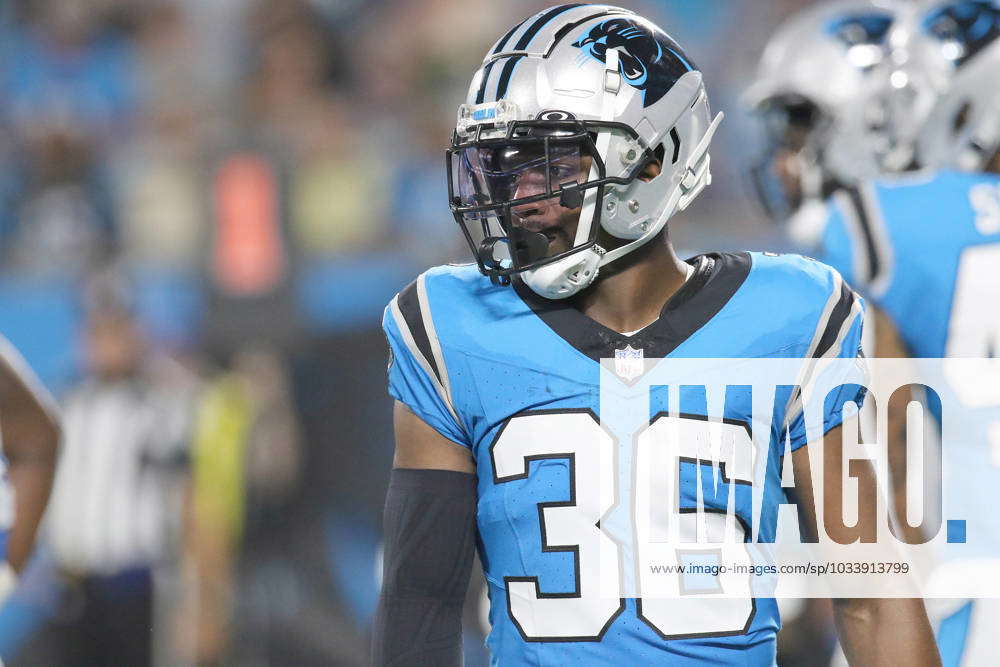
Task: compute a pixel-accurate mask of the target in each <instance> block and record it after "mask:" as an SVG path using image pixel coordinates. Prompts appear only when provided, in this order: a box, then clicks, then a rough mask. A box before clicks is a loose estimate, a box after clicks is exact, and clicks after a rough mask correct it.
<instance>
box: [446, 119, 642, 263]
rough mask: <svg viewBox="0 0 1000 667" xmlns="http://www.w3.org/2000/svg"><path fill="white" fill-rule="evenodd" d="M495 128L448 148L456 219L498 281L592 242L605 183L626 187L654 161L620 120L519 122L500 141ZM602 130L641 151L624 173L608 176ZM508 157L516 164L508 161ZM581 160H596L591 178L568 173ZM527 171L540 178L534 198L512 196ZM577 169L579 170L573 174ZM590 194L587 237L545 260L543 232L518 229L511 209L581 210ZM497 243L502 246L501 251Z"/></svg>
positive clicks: (471, 133) (481, 128)
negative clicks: (547, 205)
mask: <svg viewBox="0 0 1000 667" xmlns="http://www.w3.org/2000/svg"><path fill="white" fill-rule="evenodd" d="M496 130H497V127H496V125H495V124H489V123H486V124H482V125H478V126H471V127H469V128H468V131H467V132H466V133H464V134H463V135H461V136H460V135H459V134H458V133H457V132H456V133H455V135H454V137H453V140H452V146H451V148H449V149H448V150H447V151H446V159H447V175H448V197H449V203H450V207H451V210H452V214H453V215H454V216H455V220H456V221H457V222H458V223H459V226H460V227H461V228H462V231H463V233H464V235H465V237H466V240H467V241H468V243H469V245H470V247H471V248H472V250H473V254H474V255H475V257H476V260H477V262H478V263H479V268H480V270H481V271H482V272H483V273H484V274H486V275H488V276H490V277H491V278H493V279H494V280H496V279H498V278H502V279H506V278H507V277H509V276H510V275H512V274H514V273H519V272H521V271H525V270H529V269H534V268H537V267H540V266H543V265H545V264H548V263H550V262H554V261H557V260H559V259H562V258H563V257H566V256H568V255H570V254H573V253H575V252H579V251H581V250H584V249H586V248H589V247H592V246H593V245H595V243H596V240H597V230H598V227H599V223H600V215H601V211H602V209H603V207H602V202H603V198H604V192H605V186H607V185H628V184H629V183H631V182H632V181H633V180H634V179H635V178H636V177H637V176H638V175H639V174H640V173H641V172H642V170H643V169H644V168H645V167H646V165H647V164H649V163H650V162H653V161H655V159H656V158H655V157H654V154H653V151H652V150H651V149H649V148H648V147H647V146H645V144H644V142H642V140H641V139H640V138H639V137H638V135H637V134H636V132H635V131H634V130H633V129H632V128H631V127H629V126H628V125H625V124H623V123H615V122H602V121H578V120H559V121H548V120H547V121H514V122H510V123H508V124H507V127H506V131H505V132H504V133H503V135H502V136H497V132H496ZM601 131H611V132H615V133H616V134H621V135H623V136H624V137H626V138H627V140H629V141H630V143H634V144H635V146H637V147H638V149H639V150H637V151H636V152H637V155H635V156H631V155H630V156H629V157H630V158H633V159H631V160H630V163H631V167H630V168H629V170H628V172H627V173H626V174H625V175H623V176H608V173H607V166H606V165H605V163H604V160H603V159H602V157H601V156H600V154H599V153H598V151H597V148H596V145H595V137H596V136H597V133H599V132H601ZM505 156H507V157H509V156H514V157H516V158H518V159H515V160H509V159H506V157H505ZM573 156H575V159H576V162H575V163H574V162H573ZM582 156H586V157H590V158H591V161H592V163H591V165H590V167H589V170H588V171H587V173H580V172H579V168H578V169H575V170H574V169H567V166H571V165H573V164H576V165H577V166H578V167H579V165H581V164H582V163H581V162H580V158H581V157H582ZM472 160H479V161H480V164H479V165H471V164H470V161H472ZM529 171H530V172H533V173H534V174H536V176H535V179H536V181H538V182H536V183H535V184H534V187H533V188H531V194H530V195H528V196H522V197H519V198H514V197H513V195H514V194H517V188H516V187H513V185H512V184H513V183H516V177H517V176H518V175H520V174H524V173H526V172H529ZM572 171H577V173H576V174H572V175H570V172H572ZM594 176H596V178H592V177H594ZM494 177H496V178H494ZM567 177H568V178H567ZM502 179H508V180H506V181H503V180H502ZM593 189H596V190H597V193H596V202H595V204H594V209H593V220H592V221H591V224H590V234H589V238H588V239H587V240H586V241H585V242H584V243H582V244H579V245H575V246H574V247H572V248H570V249H569V250H567V251H565V252H562V253H559V254H556V255H553V256H546V252H547V250H548V240H547V239H546V238H545V236H544V235H543V234H540V233H537V232H530V231H527V230H524V229H520V228H518V227H517V226H516V225H515V224H513V221H512V209H514V208H517V207H525V206H526V205H530V204H534V203H538V202H551V201H554V200H558V202H559V204H560V205H561V206H563V207H564V208H567V209H576V208H580V207H581V206H582V205H583V203H584V199H585V197H586V193H587V191H588V190H593ZM475 222H478V223H479V226H480V227H481V229H478V230H473V229H470V223H475ZM474 237H477V238H474ZM500 246H503V247H504V248H505V249H503V248H501V250H500V251H499V252H498V247H500ZM501 282H505V280H502V281H501Z"/></svg>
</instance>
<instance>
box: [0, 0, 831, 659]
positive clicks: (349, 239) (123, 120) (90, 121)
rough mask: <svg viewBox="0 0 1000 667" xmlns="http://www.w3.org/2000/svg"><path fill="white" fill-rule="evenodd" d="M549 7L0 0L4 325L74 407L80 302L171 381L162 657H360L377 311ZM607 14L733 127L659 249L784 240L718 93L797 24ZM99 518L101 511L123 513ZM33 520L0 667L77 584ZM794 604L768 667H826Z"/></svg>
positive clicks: (435, 253)
mask: <svg viewBox="0 0 1000 667" xmlns="http://www.w3.org/2000/svg"><path fill="white" fill-rule="evenodd" d="M551 4H553V3H551V2H548V3H546V2H536V1H534V0H509V1H506V2H502V3H498V2H486V1H484V0H380V1H377V2H364V1H363V0H210V1H206V0H5V1H4V2H2V3H0V332H2V333H3V334H4V335H6V336H7V337H9V338H10V340H11V341H12V342H13V343H14V344H15V345H16V346H17V347H18V349H19V350H20V351H21V352H22V353H23V354H24V355H25V357H26V358H27V359H28V361H29V362H30V363H31V365H32V366H33V367H34V369H35V370H36V372H37V373H38V374H39V376H40V377H41V378H42V380H43V381H44V383H45V384H46V385H47V386H48V387H49V388H50V389H51V390H52V391H53V392H54V393H55V394H56V395H57V396H59V397H60V398H63V399H65V400H66V401H69V400H70V399H69V397H70V396H72V395H73V391H74V389H75V388H77V387H80V386H81V383H84V382H86V381H87V380H88V377H90V376H93V375H95V373H96V374H98V375H99V374H100V369H99V368H96V367H95V360H94V350H93V349H90V348H92V347H93V345H94V340H93V338H94V336H93V332H92V331H90V329H92V325H93V318H94V312H95V308H96V306H95V305H94V304H95V303H96V302H100V301H101V299H99V298H96V297H95V296H94V294H95V292H100V293H104V294H107V293H108V292H109V291H111V292H114V293H115V294H116V295H117V296H116V298H117V299H118V301H119V304H120V305H124V310H125V311H127V312H128V313H129V315H130V316H134V317H135V318H136V320H137V322H138V324H139V328H138V331H139V334H138V335H139V336H140V337H141V344H140V345H139V347H140V348H141V349H142V350H144V352H143V359H144V360H143V362H142V363H143V364H147V363H152V362H150V361H149V360H150V359H154V358H155V359H159V360H163V359H169V360H171V361H170V363H171V364H174V365H175V366H176V368H175V371H176V370H177V369H183V374H185V375H186V378H185V379H184V380H183V381H180V382H179V384H170V383H171V382H177V381H176V380H160V379H157V380H151V382H155V383H162V382H166V384H165V385H163V384H159V385H157V386H160V387H161V388H163V387H165V388H166V389H167V393H168V394H169V393H170V392H174V393H175V394H176V393H178V392H179V393H181V394H183V396H184V397H186V398H189V399H190V407H189V415H188V421H187V427H186V430H185V431H184V432H185V434H186V435H185V436H184V438H183V442H182V443H181V446H180V448H179V449H180V451H181V454H182V455H181V456H180V457H179V458H178V465H176V466H175V467H174V468H171V469H172V470H173V471H174V474H173V475H172V476H171V477H170V482H169V484H166V485H164V483H163V481H162V478H161V479H160V481H159V482H157V483H158V484H160V485H161V487H163V488H161V489H160V490H161V491H163V490H164V489H166V491H164V493H162V494H160V495H159V496H157V497H158V498H162V503H163V507H162V510H163V511H162V512H161V514H162V515H163V516H162V517H161V518H162V520H158V521H157V522H156V523H155V525H154V526H152V527H148V528H149V529H151V530H155V531H157V532H158V533H161V534H159V537H158V539H157V540H154V543H155V544H157V545H159V546H158V547H157V549H155V550H154V551H155V553H151V554H146V557H147V560H148V563H145V564H147V565H150V566H151V567H152V568H153V572H154V576H153V580H154V581H155V585H154V591H155V593H154V596H155V598H154V599H155V605H154V609H155V613H154V614H153V619H154V621H153V625H154V627H155V640H154V641H155V646H156V661H157V663H158V664H240V665H285V664H297V665H312V664H317V665H318V664H323V665H331V664H337V665H360V664H365V661H366V654H367V641H368V637H367V635H368V629H369V623H370V620H371V617H372V614H373V612H374V607H375V596H376V587H377V581H376V569H377V550H378V534H379V521H380V513H381V505H382V497H383V493H384V486H385V483H386V480H387V476H388V469H389V466H390V462H391V453H392V442H391V423H390V419H389V415H390V400H389V398H388V396H387V395H386V393H385V373H384V369H385V362H386V358H385V357H386V354H385V347H384V341H383V338H382V335H381V333H380V324H379V323H380V319H381V315H382V309H383V307H384V305H385V303H386V302H387V301H388V300H389V299H390V298H391V296H392V295H393V293H394V292H395V291H397V290H398V289H400V288H401V287H403V286H404V285H405V284H407V283H408V282H409V281H410V280H412V279H413V277H415V276H416V274H417V273H418V272H419V271H421V270H422V269H423V268H425V267H427V266H429V265H431V264H434V263H440V262H445V261H465V257H466V250H465V247H464V244H463V242H462V241H461V238H460V236H459V234H458V233H457V230H456V229H455V224H454V222H453V219H452V217H451V215H450V213H449V211H448V208H447V202H446V186H445V180H444V171H443V165H444V160H443V149H444V147H445V145H446V143H447V142H448V140H449V138H450V132H451V128H452V124H453V122H454V117H455V110H456V108H457V105H458V104H459V103H460V101H461V100H462V98H463V97H464V94H465V90H466V87H467V85H468V79H469V77H470V76H471V75H472V73H473V72H474V71H475V69H476V66H477V63H478V62H479V60H480V59H481V57H482V55H483V53H485V50H486V48H487V46H488V45H489V44H490V43H492V41H493V40H494V39H495V38H496V36H498V35H499V34H501V33H502V32H503V31H504V30H506V28H507V27H508V26H509V25H511V24H513V23H514V22H516V21H517V20H520V19H521V18H523V17H524V16H527V15H529V14H531V13H533V12H535V11H537V10H539V9H540V8H542V7H544V6H546V5H551ZM625 4H627V5H628V6H630V7H632V8H633V9H636V10H637V11H640V12H641V13H643V14H645V15H647V16H649V17H650V18H652V19H653V20H655V21H656V22H658V23H659V24H660V25H662V26H663V27H665V28H666V29H667V30H668V32H670V33H672V34H673V36H674V37H675V38H677V39H678V40H679V41H680V42H681V43H682V44H684V45H685V48H686V49H687V51H688V53H690V54H691V55H692V56H693V57H694V58H695V60H696V62H698V63H699V65H700V66H701V68H702V69H703V70H704V71H705V73H706V80H707V84H708V87H709V93H710V97H711V99H712V102H713V106H714V108H716V109H721V110H723V111H725V112H726V114H727V119H726V121H725V123H724V124H723V126H722V129H721V130H720V133H719V135H717V138H716V140H715V143H714V148H713V151H712V154H713V157H714V158H715V160H714V164H713V171H714V174H715V183H714V184H713V186H712V187H711V188H710V189H709V190H708V191H707V193H706V195H703V196H702V198H701V199H700V201H699V202H698V204H697V205H696V206H695V207H694V208H693V210H691V211H690V212H689V213H687V214H685V215H684V216H682V217H681V218H680V219H678V220H677V221H676V222H675V223H674V224H673V225H672V228H671V231H672V235H673V237H674V239H675V242H676V244H677V245H678V247H679V249H681V250H682V254H683V253H684V252H687V253H689V254H694V253H695V252H701V251H704V250H708V249H734V248H751V249H772V250H775V249H782V248H785V247H787V245H788V242H787V241H786V240H785V239H783V238H782V237H781V236H780V232H779V230H778V229H777V228H774V227H772V226H771V225H769V224H768V223H766V222H765V221H764V220H763V219H762V216H761V214H760V213H759V212H758V210H757V208H756V207H755V205H754V203H753V200H752V198H751V192H750V190H749V188H748V187H747V185H746V180H745V177H744V176H743V174H744V173H745V169H746V167H747V166H748V165H749V163H750V161H751V160H752V158H753V149H754V141H753V138H754V136H755V133H754V128H753V127H752V126H751V124H750V122H749V119H748V118H747V116H746V115H745V113H744V112H743V111H742V110H741V108H740V106H739V97H740V94H741V92H742V91H743V89H744V88H745V86H746V85H747V84H748V83H749V81H750V79H751V77H752V74H753V71H754V68H755V64H756V59H757V57H758V56H759V54H760V51H761V49H762V46H763V44H764V41H765V40H766V38H767V36H768V34H769V33H770V31H771V30H772V29H773V28H774V27H775V26H776V25H777V23H778V22H780V21H781V20H782V19H783V18H784V17H786V16H788V15H789V14H790V13H791V12H793V11H795V10H797V9H800V8H801V7H803V6H805V5H808V4H810V2H808V1H807V0H769V1H768V2H760V1H759V0H699V1H698V2H692V1H690V0H660V1H658V2H652V1H642V2H639V1H634V2H628V3H625ZM109 284H110V285H113V286H114V287H113V288H109V287H108V285H109ZM88 322H89V323H90V324H88ZM88 327H90V328H88ZM112 328H113V327H112ZM88 331H90V333H89V334H87V335H85V333H86V332H88ZM124 338H125V339H127V336H126V337H124ZM123 340H124V339H122V338H121V337H119V338H115V336H114V335H113V334H112V335H111V336H110V342H109V341H108V340H105V343H106V344H107V345H110V346H112V348H114V346H116V345H127V344H128V343H127V341H126V342H122V341H123ZM132 342H133V343H134V342H135V341H132ZM174 374H175V375H176V374H177V373H174ZM90 379H93V378H92V377H91V378H90ZM82 386H83V387H84V388H85V387H86V386H87V385H85V384H84V385H82ZM86 414H87V413H86V412H84V415H85V417H86ZM88 437H89V438H91V439H94V438H98V439H99V438H100V437H104V438H112V439H113V438H116V437H119V436H117V435H114V434H113V432H112V434H110V435H105V436H95V435H93V434H91V435H90V436H88ZM122 456H127V454H123V455H122ZM66 458H68V457H65V456H64V460H63V461H62V464H63V465H64V467H65V466H66V465H72V464H67V463H66ZM87 469H88V468H86V467H85V466H77V467H76V468H74V469H72V470H69V471H64V470H60V472H59V474H60V475H61V476H73V475H76V476H77V477H79V476H81V475H85V474H86V473H85V472H84V471H85V470H87ZM137 479H138V480H140V483H144V482H142V480H147V478H145V477H142V476H139V477H137ZM147 481H148V480H147ZM86 482H87V480H83V481H82V482H80V483H82V484H84V485H86ZM60 483H61V484H62V482H60ZM150 483H152V482H150ZM63 486H66V485H65V484H63ZM91 486H92V488H89V490H84V491H79V493H88V494H100V493H102V489H103V488H105V487H104V486H102V485H96V486H94V485H91ZM112 486H113V485H110V486H108V487H107V488H111V487H112ZM168 487H169V488H168ZM80 488H83V487H80ZM58 493H59V489H57V495H58ZM63 493H64V494H65V493H71V492H67V491H63ZM109 493H110V491H109ZM122 498H128V496H122V497H117V498H110V499H108V500H107V502H108V503H109V505H108V506H109V507H113V508H118V509H117V510H115V511H121V512H129V511H131V509H132V507H131V504H130V502H129V501H128V500H123V499H122ZM70 505H72V500H71V501H70ZM123 505H124V506H123ZM50 519H51V517H50ZM102 520H103V519H101V518H97V519H94V518H91V519H90V520H89V523H88V522H87V521H83V520H81V522H78V523H79V526H82V528H81V529H82V530H92V531H94V532H100V527H101V525H102ZM108 520H109V521H111V519H108ZM143 520H145V519H143ZM53 523H55V522H54V521H49V526H48V527H47V528H48V529H47V532H46V536H45V537H44V538H43V539H42V542H43V545H42V547H41V549H40V552H41V553H40V554H39V556H38V557H37V558H36V560H35V562H34V563H33V565H32V568H31V570H30V571H29V573H28V575H26V576H25V577H24V578H23V582H22V589H21V590H20V591H19V592H18V593H17V595H15V596H14V598H13V599H12V600H11V601H10V602H8V604H7V606H6V608H4V609H3V610H0V654H3V655H5V656H17V657H16V658H15V659H13V660H11V661H10V664H56V663H54V662H50V661H52V660H56V659H55V658H51V657H49V658H45V657H44V656H45V655H46V653H45V652H46V650H49V649H51V643H52V642H53V641H65V635H63V636H62V639H52V638H51V636H50V635H47V634H46V628H49V629H51V626H52V625H53V624H58V623H59V622H62V621H65V620H66V619H65V615H66V613H67V612H66V605H65V604H64V602H65V600H64V595H65V592H64V591H63V592H60V591H61V589H60V586H61V585H62V583H64V580H65V579H66V578H67V577H71V576H72V575H73V574H74V571H75V569H76V568H77V566H79V569H80V570H81V571H86V569H87V567H89V566H87V565H86V564H85V563H83V561H82V560H81V561H80V563H76V564H75V563H74V561H73V556H72V549H70V550H69V551H70V555H69V556H66V555H65V554H64V553H61V552H60V548H59V545H58V544H56V543H58V541H59V537H58V529H57V528H55V527H54V526H53V525H52V524H53ZM92 525H93V526H94V527H93V528H91V526H92ZM89 539H92V540H97V541H99V540H101V539H108V538H106V537H102V536H101V535H96V536H92V537H91V538H89ZM62 551H63V552H65V551H66V549H63V550H62ZM53 554H54V555H53ZM84 560H85V559H84ZM126 560H127V559H126ZM140 560H141V559H140ZM125 566H131V564H129V563H125V565H122V567H125ZM113 569H114V567H113V565H108V566H107V567H106V568H103V569H101V573H102V575H110V574H114V572H113V571H109V570H113ZM61 596H63V597H61ZM470 597H472V598H474V597H475V591H473V592H472V593H471V594H470ZM60 600H62V601H60ZM808 606H809V607H815V608H816V609H814V610H813V612H814V613H810V614H806V615H804V616H803V617H801V618H800V620H799V621H798V623H795V622H793V623H791V624H790V627H789V629H788V630H787V631H786V632H785V633H784V636H783V638H782V641H783V644H782V646H783V648H782V650H783V653H784V657H785V661H784V663H783V664H789V665H795V664H801V665H806V664H824V662H825V661H826V660H827V657H828V654H829V651H830V648H831V642H832V639H831V630H830V627H829V623H828V621H826V620H825V612H824V611H823V605H822V604H819V603H816V604H812V603H810V605H808ZM475 623H476V619H475V613H471V614H470V627H473V626H474V625H475ZM468 635H469V640H468V644H469V648H468V660H467V664H470V665H479V664H483V660H484V654H483V651H482V648H481V641H480V637H478V636H476V635H475V631H470V632H469V633H468ZM46 638H48V639H46ZM56 662H58V661H57V660H56Z"/></svg>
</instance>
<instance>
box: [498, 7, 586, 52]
mask: <svg viewBox="0 0 1000 667" xmlns="http://www.w3.org/2000/svg"><path fill="white" fill-rule="evenodd" d="M583 4H584V3H582V2H578V3H576V4H573V5H559V6H558V7H553V8H552V9H550V10H549V11H547V12H545V13H544V14H542V15H541V16H539V17H538V19H537V20H536V21H535V22H534V23H532V24H531V26H529V27H528V29H527V30H525V31H524V34H523V35H521V39H519V40H517V44H515V45H514V50H515V51H523V50H524V49H526V48H528V44H531V40H532V39H534V37H535V35H537V34H538V32H539V31H540V30H541V29H542V28H544V27H545V24H546V23H548V22H549V21H551V20H552V19H554V18H555V17H557V16H559V15H560V14H562V13H563V12H568V11H569V10H571V9H576V8H577V7H581V6H582V5H583Z"/></svg>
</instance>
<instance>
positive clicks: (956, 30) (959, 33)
mask: <svg viewBox="0 0 1000 667" xmlns="http://www.w3.org/2000/svg"><path fill="white" fill-rule="evenodd" d="M898 32H899V38H898V39H897V38H895V36H894V37H893V39H892V41H893V43H894V49H895V50H896V53H895V55H894V57H893V58H892V62H893V63H898V64H899V65H898V66H895V67H893V68H892V71H891V72H890V74H889V76H888V77H887V79H889V80H892V79H895V80H896V81H898V82H906V83H907V85H905V86H900V87H898V88H896V87H892V86H889V87H888V93H887V95H888V96H889V99H890V101H891V100H892V99H893V98H899V97H902V98H904V101H903V102H897V103H895V104H889V105H887V108H888V111H889V113H888V114H887V115H886V117H887V118H890V119H892V121H893V122H895V119H897V118H899V117H900V114H899V113H897V114H895V115H894V114H892V113H891V112H892V110H893V108H895V109H896V110H897V111H898V110H905V109H906V101H905V100H913V99H926V98H928V97H933V98H934V99H935V103H934V105H933V107H932V108H931V110H930V112H929V114H927V115H926V116H925V117H924V118H923V119H922V120H921V122H920V127H919V132H918V133H917V134H915V135H914V137H913V139H914V140H913V142H912V153H913V155H914V158H915V162H916V164H917V165H919V166H921V167H923V168H924V170H923V171H919V172H915V173H914V174H912V175H908V176H905V177H902V178H895V179H893V180H882V181H876V182H874V183H871V184H866V185H861V186H859V187H856V188H850V189H847V190H844V191H842V192H840V193H838V194H837V195H835V196H834V198H833V200H832V202H831V207H830V215H829V217H828V220H827V223H826V225H825V228H824V231H823V234H822V239H821V246H820V251H819V255H818V256H819V257H821V258H822V259H823V260H824V261H826V262H828V263H830V264H831V265H833V266H835V267H837V268H838V269H840V271H841V273H843V275H844V277H845V279H847V280H849V281H850V283H851V284H853V285H856V286H857V287H858V288H859V289H861V290H862V291H864V292H865V294H866V296H867V297H868V298H869V299H870V301H871V303H872V304H874V306H875V308H874V310H875V312H876V317H877V319H876V326H875V338H876V339H875V348H876V353H877V355H878V356H880V357H926V358H940V357H969V358H978V359H983V358H993V357H996V356H997V351H998V349H1000V309H998V307H997V304H1000V94H998V92H997V91H998V84H1000V79H998V74H997V73H998V72H1000V69H998V68H1000V40H998V37H1000V3H998V2H995V1H993V0H935V1H933V2H924V3H922V4H920V5H918V8H917V11H915V12H914V13H913V14H912V15H910V16H909V17H908V18H907V21H906V22H904V23H902V24H901V25H900V26H899V28H898ZM904 115H907V116H910V115H912V114H904ZM900 122H902V123H911V124H912V123H913V118H912V117H905V118H903V119H902V120H901V121H900ZM987 371H988V366H984V368H983V374H982V375H981V376H979V377H977V378H976V381H977V382H978V383H980V384H984V385H985V384H986V383H990V382H993V383H995V382H997V379H996V377H995V376H990V375H988V374H987ZM979 407H980V408H982V409H993V410H995V409H996V407H997V406H989V405H980V406H979ZM892 418H893V415H892V414H890V419H891V420H892ZM895 421H896V422H897V423H899V426H898V427H897V428H903V426H902V424H904V423H905V422H904V421H903V419H902V418H901V417H897V418H896V420H895ZM890 428H892V425H891V424H890ZM997 433H1000V431H998V430H992V431H991V430H987V432H985V433H984V432H978V431H977V432H972V433H970V434H968V436H967V437H964V438H962V439H953V440H951V441H949V442H946V443H944V445H945V447H944V449H943V450H942V456H943V457H948V459H950V465H946V466H945V477H944V480H943V485H944V488H945V489H946V490H947V497H946V503H947V504H948V507H950V508H954V509H952V510H951V511H953V512H965V513H966V514H967V515H968V516H976V517H977V522H976V530H977V532H978V533H979V534H978V535H977V538H978V539H977V540H976V543H977V544H978V545H979V550H978V551H973V550H972V549H970V548H969V547H968V546H967V545H965V544H959V545H956V546H954V547H951V548H949V549H947V550H945V551H944V552H943V553H941V554H940V556H941V558H942V561H943V563H942V565H941V567H940V569H939V571H938V576H948V574H947V573H948V572H949V571H951V572H952V573H960V574H959V576H961V577H964V578H967V577H970V576H982V577H990V578H995V577H997V576H998V573H1000V519H997V518H996V516H995V514H991V513H989V512H988V511H985V510H984V507H983V499H984V498H987V497H990V495H991V494H993V493H994V492H995V489H996V485H997V482H998V480H1000V470H998V469H997V467H996V463H995V461H996V460H997V459H996V455H995V454H994V453H993V452H996V451H1000V441H998V439H997V435H996V434H997ZM958 461H961V464H959V463H958ZM904 471H905V468H900V467H897V473H900V474H905V472H904ZM904 502H905V499H903V498H901V497H898V498H897V508H900V507H902V503H904ZM949 546H950V545H949ZM957 559H958V560H957ZM975 573H978V575H977V574H975ZM948 602H952V604H951V609H950V610H948V611H950V612H952V613H950V614H949V613H946V612H944V613H942V612H940V611H939V610H937V609H935V614H934V616H935V619H936V621H937V622H936V623H935V625H936V628H935V629H936V633H937V636H938V641H939V645H940V649H941V655H942V661H943V662H944V664H945V665H954V666H958V665H968V666H975V665H986V664H998V663H1000V644H997V642H996V637H995V628H996V627H997V624H998V623H1000V603H998V602H997V601H995V600H989V599H978V600H971V601H959V600H956V601H948Z"/></svg>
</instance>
